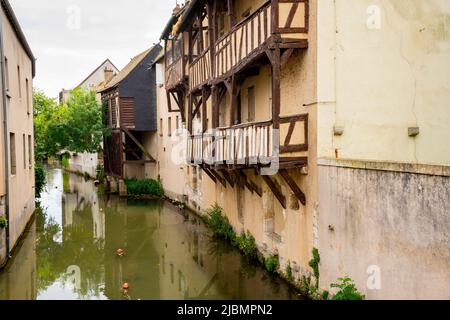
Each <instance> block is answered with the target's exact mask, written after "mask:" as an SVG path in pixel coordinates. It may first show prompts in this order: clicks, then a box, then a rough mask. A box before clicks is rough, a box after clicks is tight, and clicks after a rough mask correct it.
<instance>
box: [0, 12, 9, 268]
mask: <svg viewBox="0 0 450 320" xmlns="http://www.w3.org/2000/svg"><path fill="white" fill-rule="evenodd" d="M0 59H1V61H0V65H1V67H0V72H1V77H2V78H1V81H2V87H1V90H2V104H3V135H4V137H3V143H4V150H3V154H4V157H5V159H4V161H5V181H4V183H5V193H6V195H5V216H6V220H7V221H8V225H7V226H6V260H8V259H9V256H10V253H11V252H10V243H9V225H10V221H9V178H8V177H9V150H8V107H7V104H8V99H7V97H6V89H7V88H6V76H5V72H6V70H5V51H4V47H3V19H2V17H1V16H0Z"/></svg>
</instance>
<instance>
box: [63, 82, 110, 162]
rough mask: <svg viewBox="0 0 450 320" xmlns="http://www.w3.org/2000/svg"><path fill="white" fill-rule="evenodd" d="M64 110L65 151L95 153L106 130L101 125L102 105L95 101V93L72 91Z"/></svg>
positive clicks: (80, 90) (81, 90)
mask: <svg viewBox="0 0 450 320" xmlns="http://www.w3.org/2000/svg"><path fill="white" fill-rule="evenodd" d="M66 108H67V118H66V122H65V129H66V130H67V135H68V143H67V149H68V150H70V151H73V152H79V153H83V152H89V153H95V152H97V151H98V149H99V146H100V144H101V142H102V141H103V136H104V135H106V134H107V133H108V130H107V129H106V128H105V127H104V125H103V110H102V104H101V103H100V102H98V101H97V97H96V93H95V91H85V90H83V89H80V88H79V89H75V90H73V91H72V92H71V95H70V98H69V100H68V101H67V106H66Z"/></svg>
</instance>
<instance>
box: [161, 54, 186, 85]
mask: <svg viewBox="0 0 450 320" xmlns="http://www.w3.org/2000/svg"><path fill="white" fill-rule="evenodd" d="M186 59H187V58H186V57H179V58H178V59H177V60H175V61H173V62H172V63H171V64H170V65H168V66H167V67H166V72H165V74H166V79H165V81H166V89H167V90H173V89H175V88H176V87H177V86H180V85H182V84H183V82H184V79H185V78H186V72H185V65H186Z"/></svg>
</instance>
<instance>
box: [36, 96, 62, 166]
mask: <svg viewBox="0 0 450 320" xmlns="http://www.w3.org/2000/svg"><path fill="white" fill-rule="evenodd" d="M33 108H34V138H35V147H34V154H35V158H36V160H38V161H41V160H44V159H47V158H48V157H50V156H54V155H56V153H57V152H58V150H59V146H58V142H57V141H55V139H53V137H55V136H57V131H58V129H57V128H58V127H59V125H60V123H59V121H57V120H59V117H58V103H57V102H56V100H54V99H51V98H48V97H47V96H46V95H45V94H44V93H43V92H42V91H39V90H34V91H33Z"/></svg>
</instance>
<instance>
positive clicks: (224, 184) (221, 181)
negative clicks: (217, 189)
mask: <svg viewBox="0 0 450 320" xmlns="http://www.w3.org/2000/svg"><path fill="white" fill-rule="evenodd" d="M211 173H212V174H213V175H214V177H216V179H217V181H219V182H220V183H221V184H222V186H223V187H224V188H226V187H227V182H226V181H225V179H224V178H222V177H221V176H220V174H218V173H217V172H216V171H215V170H214V169H211Z"/></svg>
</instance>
